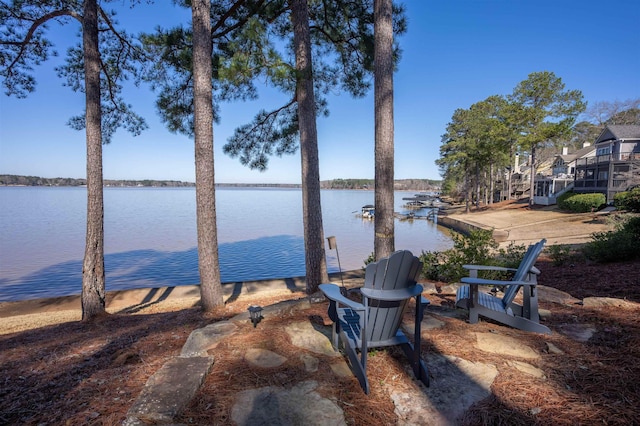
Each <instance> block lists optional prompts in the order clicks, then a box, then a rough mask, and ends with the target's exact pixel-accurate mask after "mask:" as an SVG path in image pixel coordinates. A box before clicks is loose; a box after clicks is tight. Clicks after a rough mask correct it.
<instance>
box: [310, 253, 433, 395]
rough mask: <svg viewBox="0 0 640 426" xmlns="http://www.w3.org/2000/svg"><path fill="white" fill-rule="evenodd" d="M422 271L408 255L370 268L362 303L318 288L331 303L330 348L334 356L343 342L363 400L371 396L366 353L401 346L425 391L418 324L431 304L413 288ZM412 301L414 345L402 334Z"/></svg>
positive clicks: (327, 286)
mask: <svg viewBox="0 0 640 426" xmlns="http://www.w3.org/2000/svg"><path fill="white" fill-rule="evenodd" d="M421 270H422V263H421V262H420V261H419V260H418V258H417V257H415V256H414V255H413V254H412V253H411V252H410V251H408V250H403V251H396V252H394V253H393V254H391V256H389V257H388V258H384V259H381V260H379V261H378V262H375V263H370V264H369V265H367V268H366V271H365V280H364V286H363V287H362V288H360V291H361V293H362V303H359V302H355V301H353V300H351V299H349V298H347V297H345V296H343V295H342V294H341V293H340V288H339V287H338V286H337V285H335V284H320V290H322V292H323V293H324V294H325V296H326V297H327V298H328V299H329V300H330V303H329V317H330V318H331V320H332V321H333V333H332V343H333V347H334V348H335V349H336V350H338V349H339V342H342V346H343V347H344V350H345V352H346V354H347V356H348V359H349V363H350V364H351V370H352V371H353V373H354V375H355V376H356V377H357V378H358V381H359V382H360V386H361V387H362V389H363V390H364V392H365V393H366V394H368V393H369V390H370V388H369V380H368V378H367V352H368V350H369V349H371V348H379V347H384V346H394V345H400V346H401V347H402V349H403V350H404V352H405V354H406V355H407V357H408V358H409V362H410V364H411V367H412V369H413V372H414V374H415V376H416V378H418V379H419V380H420V381H422V382H423V383H424V384H425V385H426V386H428V385H429V375H428V373H427V368H426V366H425V364H424V362H423V361H422V359H421V357H420V322H421V321H422V318H423V309H424V307H425V306H426V305H428V304H429V301H428V300H427V299H425V298H423V297H422V286H421V285H419V284H417V283H416V280H417V278H418V277H419V275H420V272H421ZM411 298H415V300H416V313H415V329H414V336H413V340H414V344H412V343H411V342H410V341H409V339H408V338H407V336H406V335H405V334H404V333H403V332H402V330H401V329H400V324H401V322H402V317H403V316H404V313H405V310H406V308H407V305H408V302H409V300H410V299H411ZM358 352H360V356H359V357H358Z"/></svg>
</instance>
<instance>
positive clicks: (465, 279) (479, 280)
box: [460, 277, 538, 286]
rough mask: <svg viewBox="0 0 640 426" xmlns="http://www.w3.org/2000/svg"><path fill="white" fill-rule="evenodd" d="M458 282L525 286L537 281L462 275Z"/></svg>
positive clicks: (535, 284)
mask: <svg viewBox="0 0 640 426" xmlns="http://www.w3.org/2000/svg"><path fill="white" fill-rule="evenodd" d="M460 282H462V283H464V284H471V285H527V286H537V285H538V283H537V282H535V281H501V280H487V279H484V278H472V277H462V278H461V279H460Z"/></svg>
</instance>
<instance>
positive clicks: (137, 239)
mask: <svg viewBox="0 0 640 426" xmlns="http://www.w3.org/2000/svg"><path fill="white" fill-rule="evenodd" d="M412 195H413V193H407V192H396V194H395V211H396V212H401V213H403V212H405V213H406V212H407V211H406V210H404V209H403V208H402V205H403V204H404V203H405V202H406V201H403V200H402V197H407V196H412ZM321 196H322V213H323V226H324V232H325V237H329V236H331V235H334V236H336V240H337V244H338V253H339V256H340V265H341V267H342V270H343V271H346V270H353V269H358V268H361V267H362V266H363V265H364V260H365V259H366V258H367V257H368V256H369V255H370V254H371V253H372V252H373V234H374V224H373V221H371V220H367V219H362V218H360V217H358V216H357V213H359V211H360V208H361V207H362V206H363V205H365V204H373V202H374V193H373V191H346V190H345V191H342V190H324V191H322V195H321ZM104 203H105V214H104V216H105V217H104V219H105V225H104V226H105V269H106V286H107V291H113V290H123V289H133V288H146V287H161V286H176V285H191V284H196V283H198V282H199V275H198V255H197V248H196V246H197V235H196V219H195V215H196V213H195V212H196V207H195V189H194V188H105V190H104ZM216 207H217V218H218V244H219V258H220V274H221V279H222V282H236V281H253V280H262V279H271V278H285V277H296V276H303V275H305V260H304V240H303V224H302V193H301V190H299V189H272V188H233V189H227V188H220V189H217V190H216ZM418 214H420V215H426V214H427V212H426V211H424V210H422V211H420V212H418ZM85 221H86V189H85V188H76V187H61V188H53V187H52V188H49V187H0V302H2V301H15V300H25V299H33V298H40V297H53V296H63V295H71V294H79V293H80V292H81V288H82V259H83V256H84V245H85V228H86V223H85ZM395 234H396V241H395V246H396V249H398V250H399V249H408V250H411V251H412V252H413V253H414V254H416V255H419V254H420V253H421V252H422V251H433V250H444V249H446V248H449V247H451V246H452V242H451V238H450V236H449V232H448V230H446V229H444V228H442V227H440V226H438V225H436V224H435V223H434V222H433V221H431V220H412V221H400V220H396V222H395ZM325 248H326V249H327V262H328V265H327V266H328V269H329V272H337V271H338V270H339V269H338V262H337V258H336V251H335V250H328V247H326V240H325Z"/></svg>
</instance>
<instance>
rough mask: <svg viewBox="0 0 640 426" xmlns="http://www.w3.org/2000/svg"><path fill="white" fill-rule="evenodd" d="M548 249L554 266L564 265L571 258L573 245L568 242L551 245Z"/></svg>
mask: <svg viewBox="0 0 640 426" xmlns="http://www.w3.org/2000/svg"><path fill="white" fill-rule="evenodd" d="M547 251H548V252H549V257H550V258H551V262H552V263H553V265H554V266H562V265H564V264H565V263H566V262H567V261H568V260H569V259H571V246H569V245H567V244H556V245H553V246H549V247H548V248H547Z"/></svg>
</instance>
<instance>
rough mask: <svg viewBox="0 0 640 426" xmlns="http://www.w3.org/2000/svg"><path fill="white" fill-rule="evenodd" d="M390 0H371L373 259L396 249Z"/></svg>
mask: <svg viewBox="0 0 640 426" xmlns="http://www.w3.org/2000/svg"><path fill="white" fill-rule="evenodd" d="M391 3H392V2H391V0H375V1H374V39H375V51H374V76H375V77H374V79H375V82H374V92H375V107H374V109H375V207H376V214H375V225H374V227H375V237H374V253H375V258H376V260H379V259H380V258H383V257H387V256H389V255H390V254H391V253H393V251H394V250H395V241H394V239H395V234H394V232H395V230H394V215H393V213H394V212H393V179H394V164H393V162H394V146H393V144H394V139H393V131H394V128H393V16H392V13H393V12H392V8H391Z"/></svg>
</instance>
